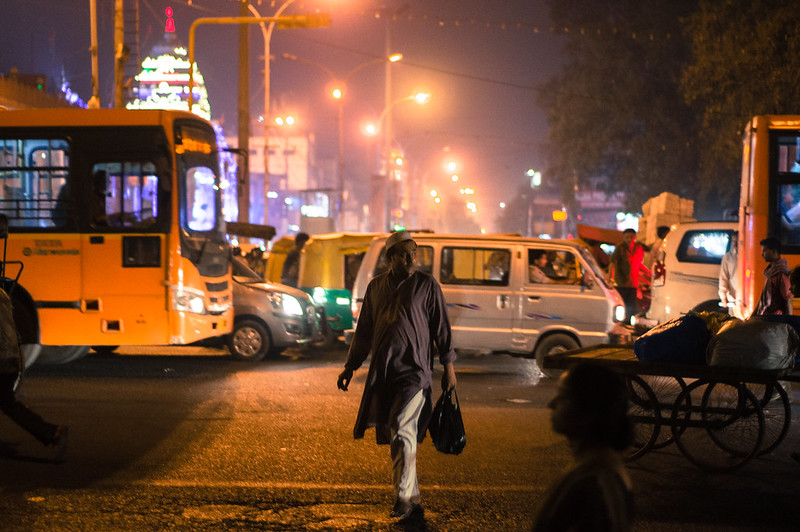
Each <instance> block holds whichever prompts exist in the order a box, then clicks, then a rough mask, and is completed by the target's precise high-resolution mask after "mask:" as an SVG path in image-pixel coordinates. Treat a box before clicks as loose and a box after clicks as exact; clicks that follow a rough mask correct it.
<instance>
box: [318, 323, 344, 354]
mask: <svg viewBox="0 0 800 532" xmlns="http://www.w3.org/2000/svg"><path fill="white" fill-rule="evenodd" d="M323 327H324V330H323V333H322V339H321V340H320V341H319V342H314V347H316V348H317V349H332V348H333V347H334V346H335V345H336V343H337V342H338V340H339V336H338V335H337V334H336V331H334V330H333V329H331V326H330V325H328V324H327V323H325V324H323Z"/></svg>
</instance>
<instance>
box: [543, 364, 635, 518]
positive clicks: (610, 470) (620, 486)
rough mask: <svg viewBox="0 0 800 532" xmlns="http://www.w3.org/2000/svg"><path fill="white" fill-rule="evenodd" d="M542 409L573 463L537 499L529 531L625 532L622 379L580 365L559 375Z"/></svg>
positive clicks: (626, 440)
mask: <svg viewBox="0 0 800 532" xmlns="http://www.w3.org/2000/svg"><path fill="white" fill-rule="evenodd" d="M548 406H549V407H550V408H551V409H552V413H551V422H552V424H553V430H554V431H555V432H557V433H558V434H563V435H564V436H566V437H567V441H568V442H569V446H570V450H571V451H572V455H573V457H574V460H575V463H574V464H573V466H572V467H571V468H570V470H569V471H568V472H567V473H566V474H565V475H564V476H563V477H562V478H561V479H560V480H558V481H557V482H556V483H555V484H554V485H553V486H552V487H551V488H550V490H549V492H548V493H547V495H546V496H545V498H544V500H543V501H542V504H541V506H540V510H539V514H538V516H537V518H536V521H535V522H534V525H533V530H534V532H551V531H552V532H561V531H564V530H574V531H604V532H627V531H628V530H630V527H631V513H632V509H633V494H632V491H631V480H630V477H629V476H628V472H627V470H626V469H625V465H624V464H623V461H622V455H621V452H622V451H623V450H624V449H625V448H626V447H627V446H628V445H629V444H630V442H631V441H632V438H633V425H632V423H631V421H630V420H629V419H628V415H627V413H628V399H627V395H626V392H625V387H624V384H623V382H622V379H621V378H620V377H619V376H618V375H617V374H616V373H614V372H613V371H611V370H609V369H608V368H605V367H602V366H599V365H596V364H592V363H586V362H584V363H580V364H578V365H576V366H573V367H572V368H571V369H569V370H568V371H567V372H566V373H564V374H563V375H562V376H561V379H560V381H559V383H558V392H557V395H556V397H555V398H554V399H553V400H552V401H550V404H549V405H548Z"/></svg>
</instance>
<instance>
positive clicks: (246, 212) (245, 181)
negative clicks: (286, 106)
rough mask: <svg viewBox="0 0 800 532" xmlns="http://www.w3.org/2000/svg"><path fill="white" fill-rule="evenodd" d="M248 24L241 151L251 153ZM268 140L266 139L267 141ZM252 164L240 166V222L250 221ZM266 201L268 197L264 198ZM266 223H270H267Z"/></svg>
mask: <svg viewBox="0 0 800 532" xmlns="http://www.w3.org/2000/svg"><path fill="white" fill-rule="evenodd" d="M247 2H248V0H240V2H239V16H240V17H247V16H248V12H247ZM249 29H250V28H249V26H248V25H247V24H239V149H240V150H243V151H242V152H241V153H244V154H246V155H245V157H248V156H249V154H250V46H249V40H248V30H249ZM265 142H266V141H265ZM249 168H250V165H249V164H246V165H244V168H240V173H239V181H238V182H237V191H236V192H237V198H238V199H239V222H241V223H249V222H250V176H249V175H247V174H248V173H249V171H250V170H249ZM264 201H266V198H264ZM265 225H269V224H268V223H266V224H265Z"/></svg>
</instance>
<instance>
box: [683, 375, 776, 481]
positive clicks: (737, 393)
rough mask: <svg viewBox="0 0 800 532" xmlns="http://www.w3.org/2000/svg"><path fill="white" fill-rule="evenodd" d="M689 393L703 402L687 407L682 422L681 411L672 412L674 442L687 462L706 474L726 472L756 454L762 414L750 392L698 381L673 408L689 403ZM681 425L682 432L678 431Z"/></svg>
mask: <svg viewBox="0 0 800 532" xmlns="http://www.w3.org/2000/svg"><path fill="white" fill-rule="evenodd" d="M692 393H694V394H695V397H696V396H697V395H700V394H702V400H701V402H700V404H699V406H698V407H694V408H692V407H690V409H689V413H690V415H689V416H688V418H687V419H684V420H681V415H680V411H681V408H675V409H673V411H672V428H673V436H674V437H675V443H676V444H677V445H678V448H679V449H680V451H681V453H683V455H684V456H685V457H686V458H687V459H688V460H689V461H690V462H692V463H693V464H695V465H696V466H698V467H700V468H702V469H706V470H708V471H715V472H726V471H732V470H734V469H736V468H738V467H741V466H742V465H744V464H745V463H747V462H748V461H749V460H750V459H751V458H753V457H754V456H756V455H757V454H758V451H759V449H760V447H761V442H762V441H763V439H764V413H763V412H762V410H761V408H760V407H759V406H758V401H756V398H755V396H753V393H752V392H751V391H750V390H748V389H747V388H746V387H745V386H743V385H738V384H730V383H725V382H712V383H709V382H708V381H706V380H704V379H698V380H696V381H695V382H693V383H691V384H689V385H688V386H687V387H686V389H685V390H683V391H682V392H681V393H680V395H679V396H678V399H677V401H676V405H680V404H684V405H685V404H691V395H692ZM695 404H697V403H696V402H695ZM681 424H683V426H684V430H683V431H680V430H677V429H678V427H680V425H681Z"/></svg>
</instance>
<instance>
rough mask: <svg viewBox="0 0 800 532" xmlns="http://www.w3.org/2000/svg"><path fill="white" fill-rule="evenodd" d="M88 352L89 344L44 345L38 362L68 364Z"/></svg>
mask: <svg viewBox="0 0 800 532" xmlns="http://www.w3.org/2000/svg"><path fill="white" fill-rule="evenodd" d="M88 354H89V346H88V345H43V346H42V351H41V352H40V353H39V358H37V359H36V362H37V363H39V364H51V365H55V364H67V363H69V362H73V361H75V360H78V359H79V358H83V357H85V356H86V355H88Z"/></svg>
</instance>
